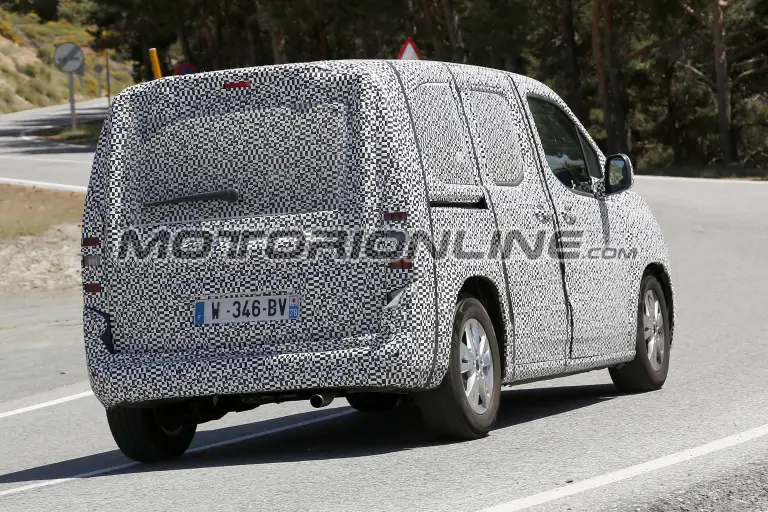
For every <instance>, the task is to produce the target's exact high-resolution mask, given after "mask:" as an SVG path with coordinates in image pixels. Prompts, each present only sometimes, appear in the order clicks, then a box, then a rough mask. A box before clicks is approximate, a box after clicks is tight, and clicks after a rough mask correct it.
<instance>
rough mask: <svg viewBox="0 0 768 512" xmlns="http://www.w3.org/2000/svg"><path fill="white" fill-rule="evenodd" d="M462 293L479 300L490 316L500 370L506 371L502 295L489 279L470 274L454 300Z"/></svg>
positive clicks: (506, 343)
mask: <svg viewBox="0 0 768 512" xmlns="http://www.w3.org/2000/svg"><path fill="white" fill-rule="evenodd" d="M462 293H467V294H469V295H472V296H473V297H475V298H476V299H477V300H479V301H480V302H481V303H482V304H483V307H484V308H485V310H486V312H487V313H488V316H489V317H491V323H492V324H493V330H494V334H496V341H497V343H498V345H499V354H501V357H502V360H501V361H499V362H500V363H501V368H502V372H505V371H506V368H507V363H508V362H510V361H508V360H507V358H508V357H510V355H509V354H508V353H507V347H508V340H507V330H506V329H505V325H504V310H503V308H502V306H501V304H502V302H501V301H502V300H503V298H502V295H501V293H500V292H499V288H498V286H496V283H494V282H493V281H492V280H491V279H489V278H487V277H484V276H472V277H470V278H468V279H467V280H465V281H464V284H463V285H462V287H461V289H460V290H459V294H458V296H457V297H456V300H457V301H458V300H459V297H460V296H461V294H462Z"/></svg>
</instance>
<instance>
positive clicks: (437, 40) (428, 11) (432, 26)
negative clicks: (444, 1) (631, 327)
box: [421, 0, 446, 61]
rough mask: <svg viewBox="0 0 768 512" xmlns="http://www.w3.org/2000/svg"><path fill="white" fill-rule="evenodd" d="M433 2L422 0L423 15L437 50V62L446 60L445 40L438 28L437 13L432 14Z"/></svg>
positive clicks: (433, 45)
mask: <svg viewBox="0 0 768 512" xmlns="http://www.w3.org/2000/svg"><path fill="white" fill-rule="evenodd" d="M431 4H432V1H431V0H421V13H422V14H423V15H424V20H425V21H426V22H427V27H429V33H430V35H431V37H432V47H433V48H434V49H435V55H436V56H437V60H441V61H444V60H446V55H445V48H443V38H442V34H441V33H440V30H439V29H438V26H437V19H436V18H435V13H433V12H432V5H431Z"/></svg>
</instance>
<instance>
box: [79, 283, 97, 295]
mask: <svg viewBox="0 0 768 512" xmlns="http://www.w3.org/2000/svg"><path fill="white" fill-rule="evenodd" d="M83 290H85V292H86V293H101V285H100V284H99V283H85V284H84V285H83Z"/></svg>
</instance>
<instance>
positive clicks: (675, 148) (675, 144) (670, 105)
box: [664, 63, 685, 164]
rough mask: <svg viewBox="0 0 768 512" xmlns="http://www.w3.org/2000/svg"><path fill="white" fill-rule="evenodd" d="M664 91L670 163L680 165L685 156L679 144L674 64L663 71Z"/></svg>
mask: <svg viewBox="0 0 768 512" xmlns="http://www.w3.org/2000/svg"><path fill="white" fill-rule="evenodd" d="M664 91H665V93H666V96H667V130H668V140H667V142H669V145H670V146H672V163H673V164H681V163H682V162H683V161H684V160H685V156H684V155H683V151H682V145H681V144H680V121H679V120H678V117H677V84H676V83H675V65H674V63H670V64H668V65H667V67H666V69H665V70H664Z"/></svg>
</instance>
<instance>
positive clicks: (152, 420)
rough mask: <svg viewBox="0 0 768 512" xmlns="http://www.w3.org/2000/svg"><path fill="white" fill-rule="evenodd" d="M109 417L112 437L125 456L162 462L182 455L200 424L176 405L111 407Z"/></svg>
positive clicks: (143, 460)
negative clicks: (183, 414)
mask: <svg viewBox="0 0 768 512" xmlns="http://www.w3.org/2000/svg"><path fill="white" fill-rule="evenodd" d="M107 421H108V422H109V429H110V430H111V431H112V437H113V438H114V440H115V443H117V446H118V448H120V451H122V452H123V453H124V454H125V456H126V457H128V458H130V459H133V460H135V461H138V462H160V461H164V460H170V459H174V458H176V457H180V456H181V455H182V454H183V453H184V452H185V451H187V448H189V445H190V444H191V443H192V438H193V437H194V436H195V431H196V430H197V424H196V423H194V422H191V421H189V420H188V419H186V418H184V417H183V416H182V415H181V414H180V413H179V411H178V408H174V407H169V406H166V407H157V408H149V407H148V408H138V407H121V406H117V407H111V408H109V409H107Z"/></svg>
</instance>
